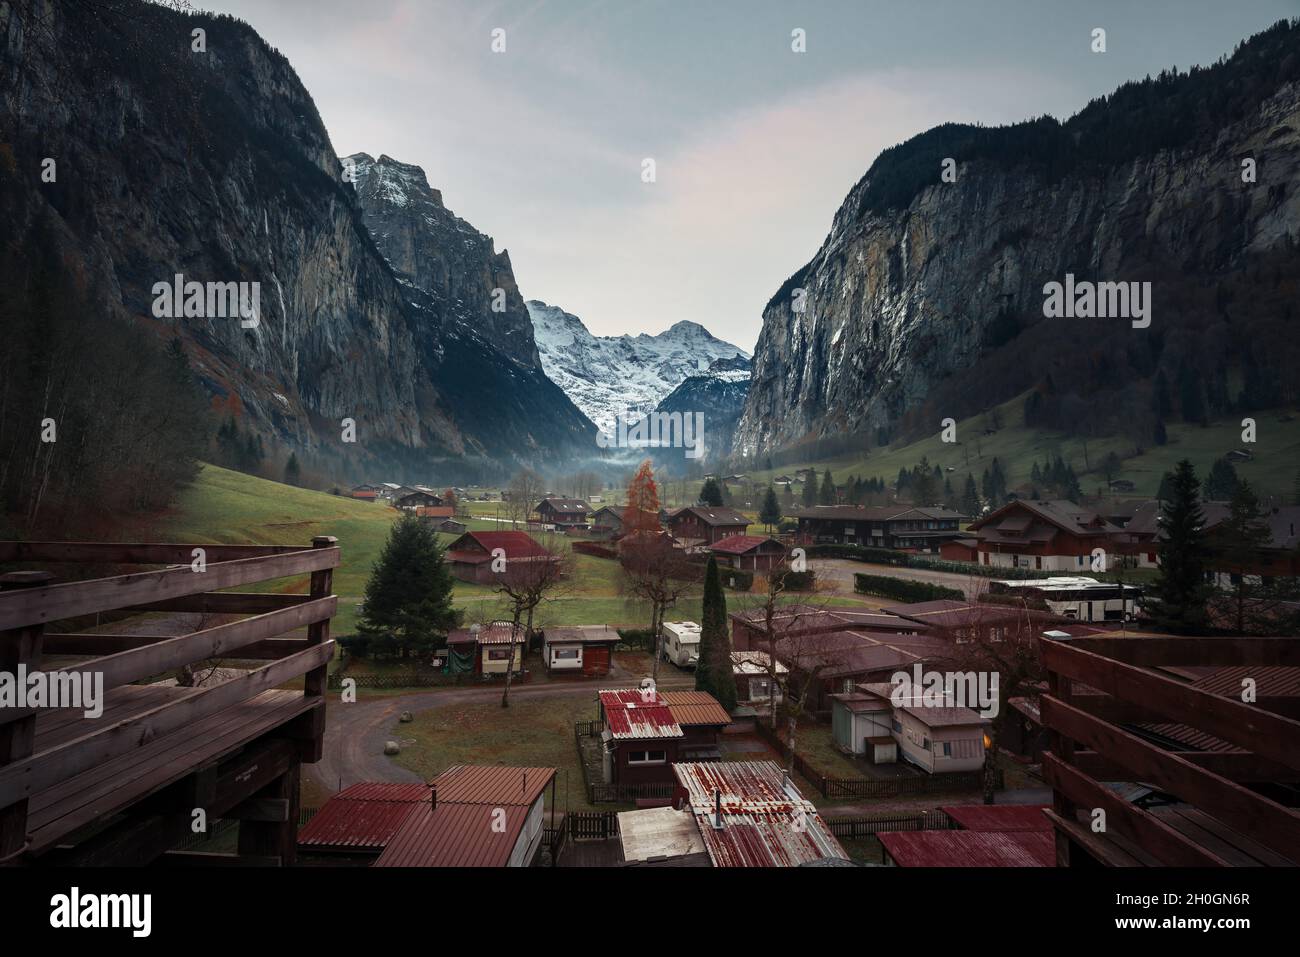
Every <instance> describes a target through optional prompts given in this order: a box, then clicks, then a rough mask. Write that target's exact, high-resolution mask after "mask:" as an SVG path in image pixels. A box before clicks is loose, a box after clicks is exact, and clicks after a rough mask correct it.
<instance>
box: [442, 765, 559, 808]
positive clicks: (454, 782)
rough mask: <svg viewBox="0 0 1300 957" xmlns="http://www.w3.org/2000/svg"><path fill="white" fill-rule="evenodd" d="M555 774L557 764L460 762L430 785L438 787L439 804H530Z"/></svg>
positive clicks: (503, 805)
mask: <svg viewBox="0 0 1300 957" xmlns="http://www.w3.org/2000/svg"><path fill="white" fill-rule="evenodd" d="M554 776H555V769H554V768H507V767H502V766H501V765H477V764H474V765H457V766H455V767H451V768H448V769H447V770H446V771H443V772H442V773H441V774H439V775H438V776H437V777H436V778H434V779H433V781H432V782H430V785H429V786H430V787H433V788H435V789H436V790H437V792H438V803H439V804H490V805H492V806H493V807H496V806H498V805H499V806H502V807H505V806H517V805H522V806H524V807H527V806H528V805H530V804H532V803H533V801H535V800H537V796H538V795H539V794H541V793H542V791H544V790H545V789H546V786H547V785H548V784H550V783H551V778H553V777H554ZM425 794H426V795H427V794H428V787H426V788H425Z"/></svg>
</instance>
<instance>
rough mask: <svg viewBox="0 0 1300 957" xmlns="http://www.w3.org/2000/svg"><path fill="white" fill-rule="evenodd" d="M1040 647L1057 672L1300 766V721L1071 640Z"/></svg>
mask: <svg viewBox="0 0 1300 957" xmlns="http://www.w3.org/2000/svg"><path fill="white" fill-rule="evenodd" d="M1218 640H1228V639H1218ZM1231 640H1232V641H1236V640H1237V639H1235V638H1234V639H1231ZM1039 650H1040V652H1041V654H1042V658H1043V667H1044V668H1046V669H1047V670H1048V671H1049V673H1051V674H1059V675H1064V676H1068V677H1069V678H1071V679H1073V680H1076V681H1081V682H1083V683H1084V684H1087V685H1089V686H1090V687H1092V688H1096V689H1097V690H1098V691H1101V692H1104V693H1105V694H1110V695H1114V696H1115V697H1116V698H1119V699H1121V700H1123V701H1127V702H1130V703H1133V704H1139V705H1141V706H1142V707H1146V708H1150V709H1152V710H1153V711H1156V712H1158V713H1159V714H1162V715H1164V716H1165V719H1166V720H1168V721H1179V722H1182V723H1184V724H1188V725H1191V726H1192V727H1193V728H1196V729H1198V730H1200V731H1205V732H1207V733H1208V734H1212V735H1214V736H1215V737H1216V738H1220V739H1222V740H1224V741H1227V742H1229V743H1231V744H1235V745H1237V746H1238V747H1240V748H1242V749H1244V750H1246V751H1250V752H1252V753H1254V754H1258V755H1259V756H1260V757H1263V758H1267V759H1268V760H1270V761H1276V762H1278V763H1279V764H1285V765H1286V766H1287V767H1289V768H1292V769H1297V770H1300V721H1294V720H1292V719H1291V718H1286V717H1283V716H1282V715H1278V714H1273V713H1272V712H1269V711H1263V710H1261V709H1259V708H1256V707H1254V706H1252V705H1248V704H1245V703H1244V702H1241V701H1237V700H1235V699H1232V698H1225V697H1222V696H1221V695H1216V694H1211V693H1210V692H1208V691H1201V690H1200V689H1198V688H1192V687H1190V686H1188V685H1187V684H1185V683H1183V682H1179V681H1175V680H1174V679H1172V678H1167V677H1165V676H1164V675H1159V674H1156V673H1154V672H1151V671H1144V670H1142V669H1141V668H1137V667H1134V666H1133V665H1128V664H1125V663H1124V662H1122V661H1112V660H1111V659H1109V658H1105V657H1103V656H1101V655H1098V654H1093V653H1092V652H1089V651H1084V650H1082V649H1080V648H1075V647H1072V646H1071V645H1069V644H1067V643H1065V642H1058V641H1050V640H1044V641H1042V642H1041V643H1040V645H1039Z"/></svg>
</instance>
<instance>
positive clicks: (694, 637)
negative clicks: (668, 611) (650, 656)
mask: <svg viewBox="0 0 1300 957" xmlns="http://www.w3.org/2000/svg"><path fill="white" fill-rule="evenodd" d="M660 637H661V638H662V639H663V642H662V654H663V657H664V660H665V661H671V662H672V663H673V664H675V665H677V666H678V667H679V668H694V667H695V664H696V662H698V661H699V660H700V626H699V625H697V624H696V623H695V622H693V621H666V622H664V624H663V629H662V630H661V632H660Z"/></svg>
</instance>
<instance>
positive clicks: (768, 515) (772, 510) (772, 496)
mask: <svg viewBox="0 0 1300 957" xmlns="http://www.w3.org/2000/svg"><path fill="white" fill-rule="evenodd" d="M758 520H759V521H760V522H762V523H763V524H764V525H766V526H767V529H768V531H771V530H772V526H773V525H776V524H778V523H779V522H780V521H781V505H780V503H779V502H777V500H776V491H775V490H774V489H773V488H772V486H770V485H769V486H768V487H767V492H766V493H765V494H764V495H763V507H762V508H761V509H759V512H758Z"/></svg>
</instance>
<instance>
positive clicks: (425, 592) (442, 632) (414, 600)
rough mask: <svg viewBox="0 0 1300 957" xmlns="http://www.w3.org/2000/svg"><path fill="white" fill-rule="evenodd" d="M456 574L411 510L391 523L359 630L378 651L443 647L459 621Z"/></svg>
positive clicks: (427, 527)
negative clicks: (454, 593) (454, 599)
mask: <svg viewBox="0 0 1300 957" xmlns="http://www.w3.org/2000/svg"><path fill="white" fill-rule="evenodd" d="M452 587H453V580H452V576H451V569H450V568H448V567H447V563H446V561H445V560H444V553H443V549H442V546H441V545H439V544H438V537H437V535H436V534H435V533H434V531H433V527H432V526H431V525H430V524H429V523H427V522H424V521H422V520H421V519H420V518H419V517H417V516H416V515H414V514H412V513H410V512H407V513H404V514H403V515H402V517H401V518H399V519H398V520H397V521H396V522H394V523H393V527H392V529H391V530H390V531H389V533H388V541H387V543H385V545H384V550H383V551H382V552H381V553H380V555H379V560H378V561H376V562H375V566H374V568H373V569H372V571H371V573H370V580H369V581H368V582H367V583H366V592H365V602H364V604H363V605H362V611H361V617H360V619H359V620H358V621H357V634H358V635H361V636H363V637H365V638H367V639H369V646H370V648H371V649H372V651H373V652H374V653H375V654H376V655H377V656H379V657H385V656H389V655H399V656H401V657H406V656H408V655H417V654H422V653H426V652H429V651H432V650H433V649H435V648H439V647H441V646H442V645H443V644H444V643H445V641H446V637H447V633H448V632H449V631H450V630H451V629H453V628H455V627H456V626H457V625H459V624H460V612H458V611H457V610H456V609H455V608H454V607H452V603H451V599H452Z"/></svg>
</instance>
